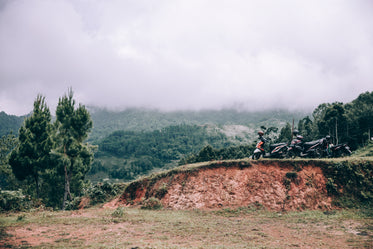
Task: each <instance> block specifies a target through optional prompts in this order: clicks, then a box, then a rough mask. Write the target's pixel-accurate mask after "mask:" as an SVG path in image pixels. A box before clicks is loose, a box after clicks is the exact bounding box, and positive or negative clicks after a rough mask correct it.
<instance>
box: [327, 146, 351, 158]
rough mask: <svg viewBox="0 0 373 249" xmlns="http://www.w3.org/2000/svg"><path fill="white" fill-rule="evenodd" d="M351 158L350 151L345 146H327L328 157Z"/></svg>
mask: <svg viewBox="0 0 373 249" xmlns="http://www.w3.org/2000/svg"><path fill="white" fill-rule="evenodd" d="M343 156H351V149H350V147H349V146H348V145H347V144H337V145H331V146H329V157H343Z"/></svg>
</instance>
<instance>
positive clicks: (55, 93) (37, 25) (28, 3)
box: [0, 0, 373, 115]
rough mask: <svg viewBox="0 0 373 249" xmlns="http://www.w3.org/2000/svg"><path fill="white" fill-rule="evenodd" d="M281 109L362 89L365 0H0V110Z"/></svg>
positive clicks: (366, 60)
mask: <svg viewBox="0 0 373 249" xmlns="http://www.w3.org/2000/svg"><path fill="white" fill-rule="evenodd" d="M69 87H72V89H73V91H74V93H75V95H74V96H75V99H76V101H77V102H78V103H82V104H84V105H98V106H105V107H112V108H122V107H137V106H142V107H152V108H154V107H155V108H162V109H165V110H175V109H195V110H199V109H211V108H213V109H218V108H226V107H238V108H243V109H249V110H253V109H263V108H266V109H268V108H292V109H293V110H294V109H307V110H311V111H312V110H313V109H314V108H315V107H317V105H318V104H321V103H325V102H328V103H331V102H335V101H340V102H344V103H346V102H349V101H351V100H353V99H355V98H356V97H357V96H358V95H359V94H360V93H362V92H365V91H373V1H372V0H312V1H299V0H242V1H238V0H237V1H236V0H226V1H223V0H0V111H5V112H6V113H8V114H16V115H22V114H26V113H28V112H30V111H31V110H32V108H33V102H34V100H35V98H36V96H37V94H39V93H40V94H42V95H44V96H45V97H46V100H47V103H48V106H49V107H50V109H51V112H52V113H54V112H55V107H56V104H57V102H58V98H59V97H61V96H63V95H64V94H65V93H66V92H67V90H68V88H69Z"/></svg>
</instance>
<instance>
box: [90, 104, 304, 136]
mask: <svg viewBox="0 0 373 249" xmlns="http://www.w3.org/2000/svg"><path fill="white" fill-rule="evenodd" d="M88 109H89V111H90V113H91V117H92V120H93V129H92V132H91V134H90V136H89V141H90V142H94V141H97V140H99V139H102V138H104V137H105V136H108V135H109V134H110V133H112V132H114V131H117V130H125V131H153V130H160V129H162V128H165V127H168V126H172V125H180V124H186V125H212V126H216V127H218V128H219V129H222V131H223V132H224V133H226V134H227V135H228V136H229V134H231V135H232V132H233V135H234V134H235V131H237V126H247V127H251V128H252V129H254V130H256V129H260V126H262V125H263V126H268V127H269V126H275V127H278V128H281V127H282V126H284V125H285V124H286V122H289V123H291V122H292V120H293V119H294V120H295V121H296V122H298V120H299V119H301V118H303V117H304V116H306V115H309V113H305V112H290V111H286V110H271V111H263V112H248V111H238V110H234V109H223V110H203V111H172V112H165V111H160V110H155V109H144V108H132V109H126V110H123V111H110V110H107V109H103V108H98V107H88ZM230 127H231V129H230Z"/></svg>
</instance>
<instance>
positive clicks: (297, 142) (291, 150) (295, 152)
mask: <svg viewBox="0 0 373 249" xmlns="http://www.w3.org/2000/svg"><path fill="white" fill-rule="evenodd" d="M302 151H303V137H302V136H301V135H297V136H296V137H295V138H294V139H293V140H292V141H291V142H290V145H289V147H288V151H287V157H290V158H295V157H297V156H299V157H300V154H301V153H302Z"/></svg>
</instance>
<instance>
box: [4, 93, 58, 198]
mask: <svg viewBox="0 0 373 249" xmlns="http://www.w3.org/2000/svg"><path fill="white" fill-rule="evenodd" d="M51 133H52V124H51V114H50V111H49V108H48V106H47V105H46V103H45V97H43V96H42V95H38V96H37V98H36V100H35V101H34V109H33V112H32V114H31V116H30V117H28V118H26V120H25V121H24V124H23V126H21V128H20V129H19V137H18V141H19V142H18V146H17V147H16V148H15V150H13V152H12V153H11V155H10V159H9V164H10V166H11V167H12V170H13V173H14V175H15V176H16V178H17V179H18V180H25V179H26V178H28V177H32V178H33V180H34V182H35V188H36V197H37V198H39V197H40V190H39V183H40V179H39V178H40V175H41V174H42V173H43V172H44V171H45V170H46V169H47V168H48V167H49V166H50V165H51V162H50V156H49V153H50V151H51V149H52V146H53V142H52V139H51Z"/></svg>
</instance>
